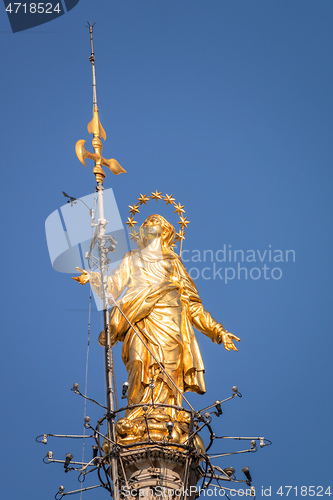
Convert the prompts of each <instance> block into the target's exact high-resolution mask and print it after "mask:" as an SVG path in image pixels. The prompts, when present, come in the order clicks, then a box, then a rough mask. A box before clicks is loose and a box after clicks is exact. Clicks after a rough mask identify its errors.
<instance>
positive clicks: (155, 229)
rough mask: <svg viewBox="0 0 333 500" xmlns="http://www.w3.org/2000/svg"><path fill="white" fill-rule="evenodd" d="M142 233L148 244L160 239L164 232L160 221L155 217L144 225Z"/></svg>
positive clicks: (147, 220)
mask: <svg viewBox="0 0 333 500" xmlns="http://www.w3.org/2000/svg"><path fill="white" fill-rule="evenodd" d="M140 232H141V236H142V238H143V240H145V241H146V242H147V244H149V243H150V242H151V241H153V240H155V239H156V238H159V237H160V236H161V235H162V232H163V228H162V225H161V221H160V219H159V218H158V217H155V216H154V215H152V216H151V217H148V218H147V219H146V220H145V222H144V223H143V224H142V226H141V228H140Z"/></svg>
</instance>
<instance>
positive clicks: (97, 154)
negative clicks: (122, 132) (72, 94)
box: [75, 22, 126, 184]
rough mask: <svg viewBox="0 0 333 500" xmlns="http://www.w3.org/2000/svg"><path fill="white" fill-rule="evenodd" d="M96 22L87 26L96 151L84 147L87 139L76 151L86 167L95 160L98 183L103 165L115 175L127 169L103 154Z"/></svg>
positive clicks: (80, 141) (78, 144) (101, 179)
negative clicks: (94, 29)
mask: <svg viewBox="0 0 333 500" xmlns="http://www.w3.org/2000/svg"><path fill="white" fill-rule="evenodd" d="M94 26H95V24H91V23H90V22H88V25H87V27H88V28H89V33H90V45H91V54H90V57H89V61H90V62H91V67H92V81H93V117H92V120H91V122H90V123H89V124H88V127H87V129H88V132H89V134H93V139H92V145H93V148H94V153H90V152H89V151H87V150H86V148H85V147H84V144H85V142H86V141H85V140H83V139H81V140H79V141H77V143H76V146H75V151H76V155H77V157H78V159H79V160H80V162H81V163H82V165H84V166H85V167H86V166H87V165H86V162H85V159H86V158H89V159H90V160H93V161H94V162H95V167H94V169H93V173H94V174H95V177H96V182H97V184H99V183H100V184H103V182H104V178H105V172H104V170H103V168H102V166H105V167H107V168H108V169H109V170H111V172H112V173H113V174H115V175H118V174H121V173H122V172H124V173H126V170H125V169H123V168H122V167H121V166H120V165H119V163H118V162H117V160H115V159H114V158H111V159H110V160H106V159H105V158H103V156H102V149H103V144H102V141H101V139H103V140H104V141H105V140H106V133H105V130H104V128H103V127H102V124H101V122H100V119H99V115H98V107H97V92H96V68H95V54H94V42H93V27H94Z"/></svg>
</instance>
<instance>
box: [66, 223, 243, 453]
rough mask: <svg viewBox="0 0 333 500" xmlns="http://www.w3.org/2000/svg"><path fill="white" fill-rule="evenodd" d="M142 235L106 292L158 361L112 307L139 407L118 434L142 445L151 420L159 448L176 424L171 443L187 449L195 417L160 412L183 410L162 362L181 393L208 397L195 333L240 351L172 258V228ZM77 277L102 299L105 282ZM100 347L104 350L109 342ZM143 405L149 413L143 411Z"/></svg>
mask: <svg viewBox="0 0 333 500" xmlns="http://www.w3.org/2000/svg"><path fill="white" fill-rule="evenodd" d="M139 234H140V239H139V241H138V249H136V250H132V251H130V252H129V253H127V254H126V255H125V256H124V257H123V259H122V261H121V263H120V264H119V266H118V267H117V268H116V269H115V270H114V271H113V272H112V273H111V274H110V276H109V278H108V287H109V291H110V293H111V294H112V295H113V297H114V298H115V300H117V304H118V306H119V308H120V309H121V310H122V311H123V312H124V314H125V316H126V317H127V319H128V320H129V321H130V322H131V323H132V325H133V326H135V328H136V330H137V331H138V333H139V334H140V336H141V337H142V339H144V341H145V343H146V345H147V346H148V347H149V349H150V351H151V352H152V353H153V355H154V356H152V355H151V353H150V352H149V351H148V350H147V348H146V347H145V346H144V344H143V343H142V341H141V340H140V339H139V338H138V335H136V333H135V332H134V331H133V329H132V328H131V326H130V325H129V323H128V322H127V321H126V319H125V318H124V317H123V316H122V314H121V313H120V311H119V309H118V308H116V307H113V308H112V310H111V313H110V334H111V343H112V345H114V344H115V343H116V342H123V347H122V359H123V362H124V364H125V366H126V369H127V371H128V383H129V388H128V402H129V404H133V405H138V404H141V406H139V407H135V408H134V409H131V410H128V411H127V414H126V417H125V418H123V419H120V420H118V422H117V426H116V430H117V434H118V439H119V442H120V443H123V444H125V443H126V442H137V441H144V440H145V438H146V437H147V425H148V424H147V417H148V422H149V437H150V438H151V439H155V440H161V439H162V437H163V436H165V435H167V430H166V427H165V423H166V422H167V421H170V420H172V421H173V422H174V430H173V434H172V441H173V442H184V441H185V440H186V438H187V437H188V422H189V416H188V414H187V413H186V412H180V411H176V410H175V409H174V408H172V407H160V406H158V404H166V405H177V406H181V403H182V397H181V394H180V393H179V392H178V391H177V390H176V388H175V387H174V384H172V383H171V382H170V380H169V379H168V377H167V376H166V374H165V373H164V372H163V370H161V367H160V366H159V364H158V363H156V360H158V362H159V363H160V365H161V366H162V367H163V368H164V370H165V372H166V373H167V374H168V375H169V377H170V378H171V379H172V380H173V381H174V383H175V384H176V385H177V387H178V388H179V389H180V391H181V393H183V392H186V391H192V392H196V393H198V394H204V393H205V382H204V376H203V375H204V364H203V361H202V358H201V354H200V350H199V346H198V342H197V339H196V337H195V334H194V331H193V327H195V328H196V329H197V330H199V331H200V332H202V333H203V334H205V335H207V336H208V337H209V338H210V339H211V340H212V341H213V342H215V343H217V344H222V343H223V344H224V347H225V348H226V349H227V350H230V349H231V350H237V349H236V347H235V345H234V343H233V341H234V340H236V341H239V340H240V339H239V338H238V337H236V336H235V335H233V334H232V333H230V332H227V331H226V330H225V329H224V327H223V325H222V324H221V323H219V322H218V321H216V320H215V319H214V318H213V317H212V316H211V315H210V313H209V312H208V311H206V310H205V309H204V308H203V305H202V303H201V299H200V296H199V294H198V291H197V288H196V286H195V284H194V282H193V281H192V279H191V278H190V276H189V275H188V273H187V272H186V269H185V267H184V266H183V264H182V262H181V260H180V258H179V257H178V255H177V254H176V253H175V252H174V251H173V246H172V244H173V241H174V237H175V229H174V227H173V226H172V225H171V224H170V223H169V222H168V221H167V220H165V219H164V218H163V217H162V216H160V215H156V214H155V215H151V216H149V217H148V218H147V219H146V220H145V222H144V223H143V224H142V226H141V227H140V233H139ZM78 270H79V271H80V272H81V276H79V277H77V278H74V279H76V280H77V281H78V282H79V283H81V284H84V283H87V282H88V281H90V283H91V286H92V288H93V289H94V290H95V291H96V292H97V293H98V294H99V295H100V296H101V279H100V274H99V273H90V272H88V271H85V270H82V269H80V268H78ZM99 341H100V343H101V344H102V345H103V336H100V339H99ZM154 358H155V359H154ZM152 383H153V391H152ZM142 404H146V405H147V407H146V408H145V409H143V407H142ZM156 405H157V406H156ZM147 408H148V409H147ZM144 413H145V415H144Z"/></svg>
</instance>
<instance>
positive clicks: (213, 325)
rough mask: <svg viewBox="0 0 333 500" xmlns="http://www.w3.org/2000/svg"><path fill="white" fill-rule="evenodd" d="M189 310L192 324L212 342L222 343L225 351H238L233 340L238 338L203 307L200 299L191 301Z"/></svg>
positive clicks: (238, 339)
mask: <svg viewBox="0 0 333 500" xmlns="http://www.w3.org/2000/svg"><path fill="white" fill-rule="evenodd" d="M189 312H190V315H191V321H192V324H193V326H195V328H196V329H197V330H199V331H200V332H202V333H204V334H205V335H207V336H208V337H209V338H211V339H212V341H213V342H216V343H217V344H222V343H223V345H224V347H225V349H226V350H227V351H230V350H232V351H238V349H237V347H235V344H234V342H233V341H234V340H236V341H237V342H239V341H240V338H239V337H237V336H236V335H234V334H233V333H230V332H228V331H227V330H226V329H225V328H224V326H223V325H222V323H219V322H218V321H216V320H215V319H214V318H213V317H212V316H211V315H210V313H209V312H208V311H206V310H205V309H204V307H203V305H202V303H201V301H199V300H196V301H191V302H190V305H189Z"/></svg>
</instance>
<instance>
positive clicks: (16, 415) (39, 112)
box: [0, 0, 333, 500]
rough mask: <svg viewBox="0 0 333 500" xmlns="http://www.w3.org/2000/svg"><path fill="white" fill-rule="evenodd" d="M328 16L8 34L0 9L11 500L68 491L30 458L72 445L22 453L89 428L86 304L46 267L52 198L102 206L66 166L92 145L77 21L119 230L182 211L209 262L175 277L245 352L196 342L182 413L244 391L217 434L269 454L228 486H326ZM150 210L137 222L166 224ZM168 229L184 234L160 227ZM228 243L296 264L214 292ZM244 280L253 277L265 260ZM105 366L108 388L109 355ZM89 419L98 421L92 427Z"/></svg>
mask: <svg viewBox="0 0 333 500" xmlns="http://www.w3.org/2000/svg"><path fill="white" fill-rule="evenodd" d="M332 18H333V4H332V2H331V1H329V0H320V1H317V2H314V1H312V0H309V1H308V0H293V1H292V2H291V1H287V0H209V1H206V2H204V1H202V0H191V1H189V0H181V1H175V0H170V1H169V2H165V1H162V0H154V1H150V0H126V1H125V2H122V1H119V0H112V1H110V0H98V2H94V1H92V0H80V2H79V4H78V5H77V6H76V7H75V8H74V9H73V10H72V11H71V12H69V13H67V14H66V15H64V16H62V17H61V18H59V19H56V20H54V21H52V22H50V23H48V24H44V25H43V26H41V27H37V28H33V29H31V30H28V31H25V32H21V33H16V34H13V33H11V30H10V25H9V21H8V19H7V17H6V15H5V12H4V11H3V13H2V16H1V20H0V22H1V26H0V37H1V39H2V47H3V50H2V78H1V83H0V85H1V95H2V110H3V111H2V120H1V132H2V134H1V135H2V139H3V141H2V186H3V190H2V193H3V194H2V205H3V206H2V221H3V245H2V248H1V252H2V253H3V255H2V264H3V265H2V271H1V275H2V283H3V286H2V289H3V299H2V302H1V309H2V319H3V327H2V349H1V371H2V372H3V375H2V396H1V397H2V402H3V404H2V412H1V420H2V429H3V435H2V448H3V450H4V451H3V453H2V460H3V465H2V468H1V471H2V472H3V474H4V476H3V480H2V492H3V495H4V498H20V497H23V496H24V497H25V498H34V500H39V499H41V500H45V499H46V498H53V497H54V494H55V493H56V491H57V489H58V487H59V485H60V484H64V486H65V487H66V490H70V489H75V488H76V487H78V485H79V483H77V482H76V479H75V478H74V476H70V474H66V476H65V475H64V474H63V470H62V467H61V466H59V467H57V466H56V465H50V466H45V465H44V464H43V463H42V460H41V459H42V458H43V456H44V455H45V454H46V452H47V451H48V450H49V449H50V450H53V451H54V453H55V455H57V458H62V457H63V456H64V454H65V453H67V452H70V451H72V452H73V451H74V452H73V454H74V455H75V458H76V457H78V458H79V457H80V456H81V452H82V450H81V451H80V446H79V445H78V444H75V445H73V446H72V444H71V443H70V442H60V443H59V442H54V443H53V442H50V443H49V444H48V445H47V447H46V446H42V445H37V444H36V443H35V442H34V438H35V436H37V435H38V434H43V433H44V432H45V433H47V432H50V433H80V432H81V431H82V421H83V402H82V400H81V399H80V398H79V397H77V396H75V395H73V393H71V391H70V388H71V386H72V384H73V383H74V382H78V383H79V384H80V387H81V388H83V387H84V378H85V364H86V346H87V322H88V301H89V290H88V288H84V287H80V286H79V285H77V284H76V283H74V281H72V280H70V279H69V275H66V274H62V273H57V272H55V271H54V270H53V269H52V266H51V263H50V259H49V256H48V251H47V246H46V239H45V232H44V223H45V219H46V218H47V217H48V215H49V214H50V213H51V212H53V211H54V210H56V209H57V208H59V207H60V206H61V205H63V203H64V201H65V199H64V198H63V195H62V193H61V192H62V191H63V190H64V191H66V192H68V193H70V194H72V195H74V196H77V197H79V196H85V195H87V194H90V193H92V192H93V190H94V178H93V174H92V165H91V164H89V166H88V168H87V169H85V168H84V167H83V166H82V165H81V164H80V163H79V161H78V160H77V158H76V156H75V151H74V146H75V143H76V141H77V140H79V139H86V140H87V148H88V147H89V148H91V143H90V138H89V136H88V133H87V131H86V125H87V123H88V122H89V121H90V119H91V116H92V90H91V68H90V63H89V61H88V56H89V53H90V47H89V35H88V30H87V29H86V28H84V25H85V24H86V22H87V20H88V19H91V20H92V21H94V22H96V27H95V35H94V36H95V53H96V70H97V94H98V104H99V108H100V118H101V122H102V124H103V127H104V128H105V130H106V133H107V136H108V137H107V141H106V142H105V144H104V150H103V152H104V155H105V157H106V158H111V157H113V158H116V159H117V160H118V161H119V163H120V164H121V165H122V166H123V167H124V168H125V169H126V170H127V172H128V173H127V174H123V175H121V176H118V177H116V176H111V174H110V175H108V176H107V179H106V181H105V187H112V188H113V190H114V194H115V197H116V201H117V205H118V208H119V212H120V215H121V217H122V219H123V220H124V221H125V220H126V218H127V215H128V213H127V211H128V205H131V204H132V203H134V202H135V200H136V198H137V197H138V196H139V194H140V192H141V193H146V192H147V193H150V192H151V191H154V190H155V189H158V190H159V191H162V192H163V194H164V193H168V194H171V193H172V194H173V195H174V197H175V198H176V200H177V202H181V203H182V204H185V209H186V215H187V217H188V219H189V220H190V221H191V224H190V225H189V226H188V229H187V233H186V240H185V245H184V249H187V250H189V253H188V254H187V255H188V256H189V255H192V254H191V252H192V251H193V250H197V251H198V252H199V253H200V255H203V251H204V250H212V252H213V255H214V259H213V262H208V263H207V262H206V263H204V262H193V261H192V262H191V261H190V262H187V263H186V266H187V268H188V269H191V268H194V267H195V268H196V269H198V272H199V278H198V279H197V280H196V285H197V287H198V290H199V292H200V295H201V298H202V300H203V304H204V305H205V307H206V308H207V309H208V310H209V311H210V312H211V313H212V315H213V316H214V317H215V318H216V319H218V320H220V321H221V322H223V324H224V325H225V327H226V328H228V330H230V331H231V332H233V333H235V334H236V335H238V336H239V337H241V339H242V341H241V343H240V344H239V352H238V353H230V352H227V351H225V350H224V349H223V348H222V347H217V346H216V345H213V344H212V343H211V342H210V341H209V339H207V338H204V336H202V335H200V334H199V333H198V335H197V338H198V340H199V344H200V348H201V350H202V354H203V358H204V362H205V365H206V385H207V388H208V390H207V394H206V395H205V396H203V397H200V398H199V397H198V396H195V395H191V394H189V399H190V400H191V402H192V403H193V404H195V405H196V407H197V408H201V407H204V406H207V405H208V404H210V403H211V402H213V401H214V400H215V399H223V398H224V397H227V396H228V395H229V394H230V390H231V387H232V386H233V385H237V386H238V388H239V390H240V392H241V393H242V394H243V398H242V399H238V398H237V399H236V400H233V401H231V402H230V403H228V404H227V405H226V406H225V408H224V415H223V416H222V417H221V418H220V419H219V420H217V419H216V421H215V427H214V428H215V431H216V434H218V435H234V436H241V435H244V436H248V435H253V436H261V435H263V436H265V437H268V438H269V439H271V440H272V441H273V446H271V447H267V448H264V449H262V450H259V451H258V453H256V454H253V455H243V456H241V455H240V456H239V457H237V458H233V457H230V458H227V459H225V461H222V460H221V462H218V463H219V465H221V466H225V467H226V466H233V467H234V468H235V469H237V471H238V472H239V474H238V475H239V476H241V472H240V469H241V468H242V467H243V466H245V465H248V466H249V467H250V470H251V473H252V476H253V480H254V485H255V486H257V488H258V498H260V491H261V486H262V485H263V486H265V487H266V488H267V487H268V486H272V496H273V497H274V492H275V491H276V490H277V489H278V487H279V486H280V485H282V486H283V485H291V486H294V487H295V486H297V487H298V488H300V487H301V486H302V485H307V486H310V485H313V486H316V487H317V486H324V487H325V488H326V487H327V486H329V485H331V488H333V485H332V483H331V484H330V480H331V446H332V430H331V413H332V400H331V379H332V368H331V366H332V362H331V358H332V335H331V323H332V317H331V310H332V307H331V296H332V293H331V282H330V281H331V280H330V276H331V272H332V268H331V255H332V231H331V218H332V201H331V200H332V194H331V193H332V88H333V81H332V80H333V72H332V47H333V32H332ZM88 163H89V162H87V164H88ZM152 203H153V202H151V205H149V206H148V207H147V209H146V212H143V213H142V217H144V216H145V215H149V214H150V213H151V211H150V208H151V207H153V209H154V210H153V211H154V212H155V211H159V210H157V208H158V209H160V206H158V205H156V204H155V203H154V205H152ZM160 213H161V214H162V215H166V216H167V217H168V218H169V219H170V222H173V223H174V224H177V220H178V219H177V217H176V216H175V215H174V214H173V213H172V211H169V212H168V211H164V209H163V213H162V212H160ZM110 217H111V215H110ZM138 220H139V219H138ZM142 220H143V219H142ZM224 245H226V247H227V248H229V245H231V248H232V249H242V250H243V251H244V252H246V251H247V250H249V249H254V250H259V251H260V252H261V253H262V252H264V251H265V250H268V249H270V248H271V249H272V250H276V249H280V250H282V251H283V252H284V251H285V250H290V249H292V250H294V251H295V261H289V262H277V263H273V262H268V261H267V260H266V261H265V262H264V264H266V265H267V266H268V267H270V268H273V267H278V268H279V269H281V272H282V276H281V279H273V278H270V279H264V278H263V276H261V277H260V279H257V280H255V279H251V278H249V277H248V279H247V280H246V279H244V277H242V276H241V279H233V280H230V281H229V282H227V283H225V279H221V278H220V277H219V276H218V275H217V276H215V279H213V267H214V265H215V266H217V268H221V267H222V268H223V269H224V270H223V271H221V273H222V276H224V274H223V273H224V272H225V267H226V266H228V267H234V268H235V269H236V267H237V262H236V263H235V262H233V263H223V262H218V261H217V259H216V255H219V254H217V252H218V251H219V250H221V249H223V248H224ZM270 245H271V246H270ZM244 265H245V267H247V270H248V273H250V270H251V268H253V267H258V268H262V266H263V263H261V262H258V261H257V262H255V263H249V262H248V263H246V264H244ZM207 266H208V267H209V269H210V271H209V273H210V272H211V273H212V274H210V276H211V279H209V280H207V279H204V278H203V277H202V274H201V273H202V270H203V268H204V267H207ZM192 272H196V271H192ZM276 273H277V271H276ZM243 274H245V272H243ZM206 275H207V274H206ZM254 275H255V273H254ZM100 330H101V322H100V316H99V313H98V312H96V311H93V313H92V333H91V335H92V341H91V349H90V359H89V377H88V393H89V395H90V396H91V397H94V398H97V399H99V400H101V401H103V399H104V395H103V394H104V376H103V352H102V351H101V348H100V347H99V346H98V345H97V336H98V334H99V332H100ZM115 357H116V359H117V383H118V385H119V387H120V385H121V382H122V381H123V380H125V378H126V374H125V372H124V369H123V368H122V366H121V360H120V350H119V346H118V347H117V348H116V350H115ZM87 411H88V414H89V415H90V417H91V419H92V421H93V422H94V420H97V418H99V417H100V413H99V411H98V410H96V409H95V408H94V407H88V410H87ZM221 449H222V446H219V445H218V444H216V445H215V449H214V450H216V451H219V450H221ZM224 449H225V450H226V448H224ZM226 451H228V450H226ZM89 453H90V450H88V451H87V455H89ZM14 464H15V465H16V467H14ZM92 483H93V481H92ZM332 491H333V490H332ZM106 494H107V493H106V492H104V491H97V492H96V493H91V492H90V493H89V492H88V493H87V494H86V498H89V496H90V497H91V498H92V496H93V495H94V497H95V498H104V497H105V496H106ZM289 496H291V494H290V495H289ZM275 497H276V498H278V496H275Z"/></svg>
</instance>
